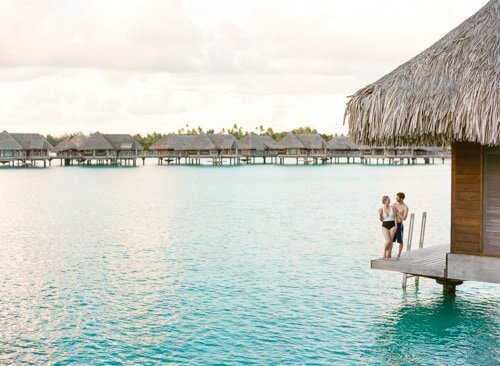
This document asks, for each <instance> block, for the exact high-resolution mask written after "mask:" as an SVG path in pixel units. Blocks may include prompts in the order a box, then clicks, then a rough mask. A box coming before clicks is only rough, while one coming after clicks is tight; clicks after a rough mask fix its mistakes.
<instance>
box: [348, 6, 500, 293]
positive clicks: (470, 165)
mask: <svg viewBox="0 0 500 366" xmlns="http://www.w3.org/2000/svg"><path fill="white" fill-rule="evenodd" d="M499 22H500V1H498V0H491V1H489V2H488V3H487V4H486V5H485V6H484V7H483V8H482V9H480V10H479V11H478V12H477V13H476V14H475V15H473V16H472V17H470V18H469V19H467V20H465V21H464V22H463V23H462V24H461V25H459V26H458V27H457V28H455V29H454V30H452V31H451V32H450V33H448V34H447V35H445V36H444V37H443V38H442V39H441V40H439V41H438V42H436V43H435V44H434V45H432V46H431V47H429V48H428V49H426V50H425V51H423V52H422V53H420V54H419V55H417V56H416V57H414V58H412V59H411V60H410V61H408V62H406V63H405V64H403V65H401V66H399V67H398V68H397V69H395V70H394V71H392V72H391V73H389V74H388V75H386V76H384V77H382V78H381V79H380V80H378V81H376V82H374V83H372V84H369V85H368V86H366V87H364V88H362V89H360V90H359V91H358V92H356V93H355V94H354V95H353V96H352V97H351V98H350V100H349V102H348V104H347V107H346V115H347V118H348V121H349V133H350V136H351V137H352V138H353V140H354V141H355V142H357V143H365V144H369V145H375V144H379V145H384V146H419V145H421V146H429V145H441V146H443V145H450V144H451V146H452V164H451V170H452V173H451V194H452V197H451V233H450V245H449V247H447V248H446V254H444V253H443V254H441V255H443V256H444V257H445V261H440V262H439V263H441V264H439V263H438V264H436V265H440V266H441V265H442V263H444V268H443V271H442V272H440V273H441V274H440V275H436V272H435V271H430V270H428V271H427V270H426V269H425V266H422V265H420V266H419V268H420V269H418V271H419V272H420V273H415V272H414V271H416V270H415V266H414V265H413V264H414V263H415V261H418V260H420V259H421V258H425V257H426V256H427V255H428V253H429V251H425V250H418V251H415V252H414V253H412V254H411V258H412V261H409V260H407V259H409V257H410V255H407V256H406V257H405V258H403V257H402V259H405V260H404V261H403V260H401V263H397V261H395V260H387V261H382V260H374V261H372V267H373V268H378V269H386V270H393V271H401V272H406V273H410V274H419V275H421V276H427V277H430V278H435V279H436V280H437V281H438V282H439V283H442V284H443V289H444V290H445V291H449V292H454V290H455V286H456V285H457V284H460V283H461V282H462V281H468V280H470V281H485V282H494V283H500V103H499V101H500V88H499V87H498V86H499V85H500V32H499ZM437 253H439V251H437ZM429 258H433V259H432V262H430V263H429V265H428V266H427V267H429V268H433V267H434V264H433V263H434V261H435V260H436V258H435V256H431V257H429ZM412 263H413V264H412ZM436 263H437V262H436Z"/></svg>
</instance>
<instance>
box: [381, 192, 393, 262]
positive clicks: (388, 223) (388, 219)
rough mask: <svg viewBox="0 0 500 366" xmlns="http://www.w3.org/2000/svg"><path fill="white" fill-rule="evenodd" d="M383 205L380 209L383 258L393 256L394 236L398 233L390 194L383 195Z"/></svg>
mask: <svg viewBox="0 0 500 366" xmlns="http://www.w3.org/2000/svg"><path fill="white" fill-rule="evenodd" d="M382 204H383V206H382V207H381V208H380V210H378V213H379V215H380V221H382V234H383V235H384V241H385V243H384V255H383V257H382V258H383V259H387V258H391V252H392V238H394V234H395V233H396V214H395V212H394V207H392V206H391V205H390V204H391V200H390V198H389V196H383V197H382Z"/></svg>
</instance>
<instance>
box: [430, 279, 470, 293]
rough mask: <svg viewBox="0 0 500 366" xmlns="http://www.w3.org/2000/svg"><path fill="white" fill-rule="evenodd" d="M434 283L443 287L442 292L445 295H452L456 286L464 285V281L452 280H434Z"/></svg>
mask: <svg viewBox="0 0 500 366" xmlns="http://www.w3.org/2000/svg"><path fill="white" fill-rule="evenodd" d="M436 282H437V283H439V284H440V285H443V292H444V293H445V294H454V293H455V291H456V289H457V286H458V285H461V284H462V283H464V281H460V280H452V279H449V278H436Z"/></svg>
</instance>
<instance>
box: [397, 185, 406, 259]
mask: <svg viewBox="0 0 500 366" xmlns="http://www.w3.org/2000/svg"><path fill="white" fill-rule="evenodd" d="M404 200H405V194H404V193H403V192H399V193H397V194H396V203H395V204H394V211H395V213H396V222H397V228H396V234H395V235H394V239H393V242H398V243H399V251H398V256H397V259H399V257H400V256H401V252H402V251H403V229H404V227H403V221H405V220H406V218H407V217H408V206H407V205H406V203H404Z"/></svg>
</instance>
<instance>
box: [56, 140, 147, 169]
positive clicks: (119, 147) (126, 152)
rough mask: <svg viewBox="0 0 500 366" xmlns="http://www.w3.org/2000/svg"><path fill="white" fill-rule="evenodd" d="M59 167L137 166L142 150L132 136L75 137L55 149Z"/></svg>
mask: <svg viewBox="0 0 500 366" xmlns="http://www.w3.org/2000/svg"><path fill="white" fill-rule="evenodd" d="M55 150H56V153H57V155H56V157H57V158H58V159H60V160H61V165H63V164H64V165H73V164H74V163H77V164H78V165H92V164H97V165H133V166H135V165H136V164H137V158H139V157H140V152H141V151H142V150H144V148H143V147H142V145H141V144H140V143H138V142H137V141H136V140H135V139H134V138H133V137H132V136H130V135H127V134H102V133H99V132H96V133H94V134H92V135H90V136H83V135H77V136H75V137H73V138H72V139H69V140H64V141H62V142H61V143H60V144H58V145H57V146H56V147H55Z"/></svg>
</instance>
